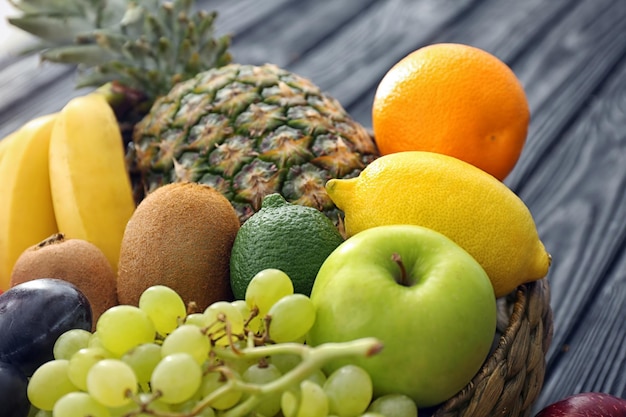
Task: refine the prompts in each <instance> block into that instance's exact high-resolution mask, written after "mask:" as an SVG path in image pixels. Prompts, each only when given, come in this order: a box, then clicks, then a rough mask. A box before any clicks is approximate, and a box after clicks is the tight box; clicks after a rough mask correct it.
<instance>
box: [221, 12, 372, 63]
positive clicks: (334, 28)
mask: <svg viewBox="0 0 626 417" xmlns="http://www.w3.org/2000/svg"><path fill="white" fill-rule="evenodd" d="M378 4H379V2H378V1H377V0H342V1H340V2H338V1H336V0H300V1H298V2H296V3H291V4H289V5H287V7H283V8H281V9H280V10H277V11H276V13H275V14H273V15H272V16H271V17H268V18H267V19H266V20H265V21H263V22H262V24H258V25H255V26H253V27H251V28H250V29H249V30H247V31H245V33H241V34H236V35H235V37H234V42H233V47H232V52H233V55H234V57H235V60H236V61H237V62H241V63H246V64H258V65H261V64H265V63H268V62H269V63H273V64H275V65H278V66H281V67H287V66H289V65H290V64H292V63H293V62H295V61H297V60H298V59H300V58H301V57H302V56H306V55H307V53H308V52H309V51H310V50H312V49H314V48H316V47H317V46H318V45H320V44H323V43H324V41H325V40H326V39H327V38H328V37H330V36H333V35H334V34H335V33H337V32H338V31H341V30H342V27H343V26H344V25H346V24H349V23H350V22H351V21H354V20H359V19H358V18H357V16H358V15H359V14H361V13H366V12H367V10H369V8H370V7H372V6H375V5H378ZM277 34H280V38H277ZM277 40H280V47H277V45H276V41H277Z"/></svg>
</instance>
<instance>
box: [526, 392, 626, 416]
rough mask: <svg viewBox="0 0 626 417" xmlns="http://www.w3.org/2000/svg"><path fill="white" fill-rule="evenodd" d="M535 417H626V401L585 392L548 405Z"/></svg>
mask: <svg viewBox="0 0 626 417" xmlns="http://www.w3.org/2000/svg"><path fill="white" fill-rule="evenodd" d="M535 417H626V399H622V398H618V397H615V396H612V395H609V394H605V393H602V392H584V393H580V394H575V395H572V396H570V397H567V398H564V399H562V400H560V401H557V402H555V403H554V404H550V405H548V406H547V407H545V408H543V409H542V410H541V411H540V412H539V413H538V414H536V415H535Z"/></svg>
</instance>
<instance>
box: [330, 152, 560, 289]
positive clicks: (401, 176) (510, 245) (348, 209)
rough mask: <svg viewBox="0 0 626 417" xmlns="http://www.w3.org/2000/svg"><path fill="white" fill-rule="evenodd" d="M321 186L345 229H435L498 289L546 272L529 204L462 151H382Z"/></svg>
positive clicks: (351, 232)
mask: <svg viewBox="0 0 626 417" xmlns="http://www.w3.org/2000/svg"><path fill="white" fill-rule="evenodd" d="M326 190H327V191H328V194H329V195H330V198H331V199H332V200H333V202H334V203H335V204H336V205H337V207H339V208H340V209H341V210H343V212H344V213H345V228H346V234H347V235H348V236H351V235H354V234H356V233H358V232H360V231H362V230H365V229H368V228H371V227H374V226H381V225H386V224H416V225H419V226H423V227H428V228H431V229H433V230H436V231H438V232H440V233H442V234H444V235H446V236H448V237H449V238H450V239H452V240H453V241H455V242H456V243H457V244H458V245H459V246H461V247H462V248H464V249H465V250H466V251H467V252H468V253H469V254H470V255H472V256H473V257H474V258H475V259H476V260H477V261H478V262H479V263H480V264H481V265H482V267H483V268H484V269H485V272H487V275H488V276H489V278H490V279H491V283H492V284H493V287H494V291H495V294H496V296H497V297H501V296H503V295H506V294H508V293H510V292H511V291H513V290H514V289H515V288H516V287H517V286H518V285H520V284H523V283H526V282H531V281H535V280H538V279H541V278H543V277H545V276H546V274H547V273H548V268H549V266H550V255H549V253H548V252H547V251H546V249H545V247H544V245H543V243H542V242H541V240H540V239H539V235H538V233H537V228H536V225H535V222H534V220H533V217H532V215H531V213H530V210H529V209H528V207H526V205H525V204H524V202H523V201H522V200H521V199H520V198H519V197H518V196H517V195H516V194H515V193H514V192H513V191H511V190H510V189H509V188H508V187H507V186H506V185H505V184H503V183H502V182H500V181H499V180H497V179H496V178H495V177H493V176H491V175H489V174H487V173H486V172H485V171H483V170H481V169H479V168H476V167H475V166H473V165H470V164H469V163H466V162H463V161H461V160H460V159H457V158H454V157H451V156H447V155H443V154H437V153H431V152H422V151H406V152H398V153H393V154H389V155H385V156H382V157H380V158H378V159H377V160H375V161H374V162H372V163H371V164H369V165H368V166H367V167H366V168H365V169H364V170H363V171H362V172H361V174H360V175H359V176H358V177H355V178H350V179H331V180H330V181H328V182H327V184H326Z"/></svg>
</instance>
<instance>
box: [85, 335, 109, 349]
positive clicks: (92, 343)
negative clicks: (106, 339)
mask: <svg viewBox="0 0 626 417" xmlns="http://www.w3.org/2000/svg"><path fill="white" fill-rule="evenodd" d="M87 347H99V348H102V349H105V347H104V345H102V341H101V340H100V338H99V337H98V332H93V333H92V334H91V337H90V338H89V342H88V343H87Z"/></svg>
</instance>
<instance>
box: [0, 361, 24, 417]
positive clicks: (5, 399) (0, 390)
mask: <svg viewBox="0 0 626 417" xmlns="http://www.w3.org/2000/svg"><path fill="white" fill-rule="evenodd" d="M27 386H28V379H27V378H26V376H25V375H24V374H23V373H22V371H20V370H19V369H18V368H17V367H16V366H14V365H11V364H8V363H4V362H0V407H2V409H1V410H2V411H0V415H2V417H26V416H27V415H28V412H29V411H30V401H28V395H27V394H26V388H27Z"/></svg>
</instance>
